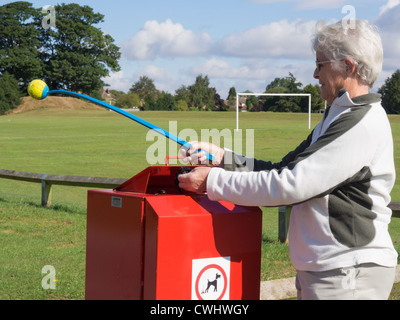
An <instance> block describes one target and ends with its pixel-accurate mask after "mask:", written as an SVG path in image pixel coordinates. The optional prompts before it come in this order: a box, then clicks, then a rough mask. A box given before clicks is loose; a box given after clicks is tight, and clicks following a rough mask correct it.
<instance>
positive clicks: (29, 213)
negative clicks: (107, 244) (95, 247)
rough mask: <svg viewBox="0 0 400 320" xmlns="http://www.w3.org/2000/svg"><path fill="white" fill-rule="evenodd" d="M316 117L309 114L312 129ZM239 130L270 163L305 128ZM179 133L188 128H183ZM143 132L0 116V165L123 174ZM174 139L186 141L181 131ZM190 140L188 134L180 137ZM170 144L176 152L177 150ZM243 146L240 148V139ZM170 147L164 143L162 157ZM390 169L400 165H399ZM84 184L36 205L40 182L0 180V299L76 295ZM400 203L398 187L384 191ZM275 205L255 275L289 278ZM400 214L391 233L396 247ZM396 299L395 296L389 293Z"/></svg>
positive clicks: (211, 122)
mask: <svg viewBox="0 0 400 320" xmlns="http://www.w3.org/2000/svg"><path fill="white" fill-rule="evenodd" d="M139 116H141V117H143V118H144V119H146V120H148V121H150V122H152V123H154V124H156V125H158V126H160V127H162V128H164V129H166V130H169V129H170V127H169V124H170V123H169V121H176V123H177V133H180V132H184V131H182V130H183V129H187V128H190V129H194V130H195V132H197V135H198V138H200V137H201V129H203V128H207V129H212V128H216V129H218V130H222V129H224V128H230V129H231V130H232V135H233V130H234V128H235V127H236V119H235V114H234V113H215V112H214V113H211V112H143V113H140V114H139ZM320 118H321V115H313V118H312V126H315V124H316V123H317V122H318V121H319V119H320ZM390 120H391V123H392V129H393V134H394V138H395V152H396V169H397V171H398V170H399V165H400V161H398V159H399V152H400V151H399V150H400V148H399V147H400V138H399V137H400V117H399V116H391V117H390ZM240 128H241V129H243V143H245V137H246V132H245V129H254V154H255V156H256V157H258V158H264V159H270V160H272V161H278V160H280V159H281V157H282V156H283V155H285V154H286V152H288V151H290V150H292V149H293V148H294V147H295V146H297V144H298V143H299V142H300V141H301V140H302V139H305V138H306V136H307V135H308V134H309V133H310V130H309V129H308V115H305V114H274V113H246V114H243V113H242V114H240ZM186 132H187V131H186ZM146 134H147V129H145V128H143V127H142V126H140V125H138V124H136V123H134V122H132V121H130V120H128V119H126V118H123V117H121V116H119V115H117V114H115V113H113V112H108V111H103V110H57V109H40V110H36V111H31V112H27V113H23V114H17V115H13V116H3V117H0V168H1V169H9V170H19V171H28V172H38V173H47V174H70V175H83V176H103V177H113V178H129V177H131V176H133V175H134V174H136V173H138V172H140V171H141V170H143V169H144V168H146V167H147V166H148V163H147V162H146V151H147V149H148V148H149V146H150V145H152V144H153V143H155V142H156V141H155V140H150V141H146ZM181 138H187V137H184V136H182V137H181ZM192 138H194V137H189V138H187V139H188V140H190V139H192ZM167 145H168V146H169V147H171V151H170V153H171V154H177V151H178V147H177V146H176V145H174V144H167ZM242 151H243V152H245V151H246V145H245V144H244V145H243V150H242ZM168 153H169V149H168V148H167V154H168ZM398 172H399V171H398ZM86 191H87V189H86V188H75V187H62V186H54V187H53V196H52V202H53V206H52V207H51V208H49V209H46V208H42V207H41V206H40V185H37V184H31V183H26V182H19V181H12V180H4V179H0V243H1V244H2V249H1V250H0V265H1V267H0V299H83V298H84V286H85V284H84V281H85V241H86V215H85V214H86ZM392 196H393V200H394V201H400V190H399V183H398V182H397V183H396V187H395V188H394V190H393V193H392ZM277 212H278V210H277V208H269V209H265V208H264V219H263V244H262V274H261V276H262V280H271V279H278V278H286V277H292V276H294V275H295V271H294V269H293V267H292V266H291V264H290V261H289V258H288V245H287V244H282V243H280V242H279V241H278V215H277ZM399 220H400V219H397V220H396V219H394V220H393V222H392V223H391V225H390V232H391V235H392V238H393V241H394V243H395V246H396V248H397V250H398V251H400V221H399ZM45 265H52V266H54V267H55V269H56V272H57V274H56V280H57V281H56V290H51V289H49V290H44V289H43V288H42V286H41V281H42V279H43V277H44V274H42V273H41V270H42V268H43V266H45ZM397 295H398V294H397Z"/></svg>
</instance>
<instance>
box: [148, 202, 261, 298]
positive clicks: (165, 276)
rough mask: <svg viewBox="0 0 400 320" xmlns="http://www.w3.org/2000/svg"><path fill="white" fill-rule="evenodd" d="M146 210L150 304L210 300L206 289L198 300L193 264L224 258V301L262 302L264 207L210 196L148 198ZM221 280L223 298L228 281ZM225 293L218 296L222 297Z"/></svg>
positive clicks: (199, 295)
mask: <svg viewBox="0 0 400 320" xmlns="http://www.w3.org/2000/svg"><path fill="white" fill-rule="evenodd" d="M145 211H146V226H145V256H144V261H145V262H144V265H145V270H144V299H159V300H163V299H198V298H200V299H208V297H209V296H210V295H209V294H207V293H205V292H203V293H201V291H202V290H201V288H199V289H198V294H197V295H194V292H195V291H196V288H193V286H196V277H197V276H198V274H197V273H196V270H192V264H193V260H197V259H204V261H207V259H210V261H213V258H218V257H229V259H230V272H229V273H230V279H227V280H228V284H229V285H228V286H227V290H228V292H227V293H226V295H224V296H225V297H229V299H236V300H238V299H239V300H240V299H259V293H260V261H261V219H262V216H261V210H260V209H259V208H250V207H240V206H235V205H233V204H231V203H229V202H214V201H210V200H209V199H208V198H207V196H174V197H168V196H159V197H147V198H146V206H145ZM211 263H212V264H214V263H213V262H210V264H211ZM216 271H217V272H218V270H217V269H216ZM213 277H214V275H213ZM209 280H215V278H211V279H209ZM217 281H218V282H219V284H220V283H221V286H218V292H220V293H221V290H222V289H223V287H222V283H223V281H222V279H221V278H220V279H217ZM197 285H198V286H201V284H199V283H198V284H197ZM211 289H212V290H214V287H211ZM203 291H204V290H203ZM220 293H218V294H217V293H216V295H214V296H213V297H214V298H221V294H220Z"/></svg>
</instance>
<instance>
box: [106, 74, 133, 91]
mask: <svg viewBox="0 0 400 320" xmlns="http://www.w3.org/2000/svg"><path fill="white" fill-rule="evenodd" d="M103 81H104V82H105V83H107V84H109V85H110V87H111V88H112V89H113V90H121V91H128V90H129V88H130V87H131V85H132V83H131V82H130V81H129V80H128V79H127V78H126V77H125V75H124V72H123V71H118V72H110V75H109V76H108V77H106V78H104V79H103Z"/></svg>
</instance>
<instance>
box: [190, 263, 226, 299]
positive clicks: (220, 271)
mask: <svg viewBox="0 0 400 320" xmlns="http://www.w3.org/2000/svg"><path fill="white" fill-rule="evenodd" d="M230 267H231V258H230V257H220V258H208V259H194V260H192V300H229V277H230Z"/></svg>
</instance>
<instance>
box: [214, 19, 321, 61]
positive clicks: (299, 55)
mask: <svg viewBox="0 0 400 320" xmlns="http://www.w3.org/2000/svg"><path fill="white" fill-rule="evenodd" d="M314 27H315V21H303V20H296V21H294V22H288V21H287V20H281V21H278V22H272V23H269V24H265V25H261V26H257V27H254V28H251V29H248V30H246V31H242V32H239V33H236V34H232V35H229V36H227V37H225V38H224V39H222V41H221V43H220V48H219V49H218V50H219V51H220V53H221V54H222V55H228V56H236V57H265V58H266V57H277V58H296V59H309V58H311V56H312V51H311V42H310V40H311V35H312V33H313V30H314Z"/></svg>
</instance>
